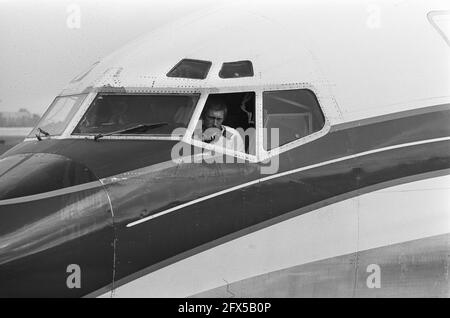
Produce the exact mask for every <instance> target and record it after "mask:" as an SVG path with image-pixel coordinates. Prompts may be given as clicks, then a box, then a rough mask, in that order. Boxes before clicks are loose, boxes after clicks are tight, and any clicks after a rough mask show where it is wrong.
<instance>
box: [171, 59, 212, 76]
mask: <svg viewBox="0 0 450 318" xmlns="http://www.w3.org/2000/svg"><path fill="white" fill-rule="evenodd" d="M211 65H212V63H211V62H209V61H200V60H191V59H184V60H181V61H180V62H178V64H177V65H175V66H174V68H172V69H171V70H170V71H169V73H167V77H181V78H192V79H205V78H206V76H207V75H208V72H209V69H210V68H211Z"/></svg>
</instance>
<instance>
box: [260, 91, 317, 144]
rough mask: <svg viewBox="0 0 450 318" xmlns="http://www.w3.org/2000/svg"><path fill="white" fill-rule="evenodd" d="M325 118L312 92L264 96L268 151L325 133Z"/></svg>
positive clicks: (264, 118)
mask: <svg viewBox="0 0 450 318" xmlns="http://www.w3.org/2000/svg"><path fill="white" fill-rule="evenodd" d="M324 125H325V117H324V115H323V113H322V110H321V109H320V106H319V103H318V101H317V98H316V96H315V95H314V93H313V92H312V91H311V90H308V89H296V90H283V91H270V92H264V93H263V127H264V128H265V129H264V131H263V132H264V139H263V145H264V149H265V150H271V149H274V148H277V147H278V146H282V145H285V144H287V143H289V142H292V141H295V140H298V139H301V138H303V137H305V136H308V135H310V134H312V133H314V132H317V131H319V130H321V129H322V128H323V127H324Z"/></svg>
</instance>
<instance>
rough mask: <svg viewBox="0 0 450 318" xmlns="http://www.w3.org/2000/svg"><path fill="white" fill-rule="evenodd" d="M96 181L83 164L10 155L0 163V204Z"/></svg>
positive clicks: (40, 156)
mask: <svg viewBox="0 0 450 318" xmlns="http://www.w3.org/2000/svg"><path fill="white" fill-rule="evenodd" d="M96 180H98V179H97V178H96V177H95V175H94V174H93V173H92V172H91V171H90V170H89V169H88V168H87V167H85V166H84V165H83V164H80V163H77V162H74V161H73V160H71V159H69V158H67V157H64V156H60V155H55V154H49V153H37V154H36V153H35V154H19V155H12V156H9V157H6V158H3V159H1V160H0V200H6V199H13V198H18V197H22V196H29V195H34V194H39V193H44V192H48V191H53V190H58V189H61V188H66V187H70V186H75V185H78V184H82V183H86V182H91V181H96Z"/></svg>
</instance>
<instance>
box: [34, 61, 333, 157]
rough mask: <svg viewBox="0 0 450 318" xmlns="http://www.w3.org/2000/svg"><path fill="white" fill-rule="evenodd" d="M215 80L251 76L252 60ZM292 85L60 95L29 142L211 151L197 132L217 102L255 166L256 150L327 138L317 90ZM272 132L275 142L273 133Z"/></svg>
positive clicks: (182, 65)
mask: <svg viewBox="0 0 450 318" xmlns="http://www.w3.org/2000/svg"><path fill="white" fill-rule="evenodd" d="M211 64H212V63H211V62H208V61H200V60H191V59H183V60H181V61H180V62H178V63H177V64H176V65H175V66H174V67H173V68H172V69H171V70H170V71H169V72H168V73H167V74H166V78H171V77H178V78H180V79H186V78H188V79H189V80H195V81H204V80H205V79H207V78H208V77H209V76H210V75H211V74H210V69H213V68H211ZM217 69H218V68H215V70H216V71H217ZM216 75H217V78H220V80H221V81H224V82H226V81H230V80H233V79H235V80H238V81H239V80H242V79H241V78H245V77H253V76H254V70H253V65H252V63H251V61H245V60H244V61H236V62H224V63H222V64H221V68H220V71H218V74H216ZM291 86H292V85H291ZM291 86H286V85H284V86H282V87H270V86H267V87H263V86H261V87H251V86H247V89H246V87H245V86H243V87H241V89H238V88H237V89H236V90H232V89H230V88H229V87H228V88H227V87H226V86H225V88H226V89H224V90H223V91H221V90H219V89H214V90H212V89H209V88H202V87H201V86H199V88H197V89H191V90H184V91H183V92H180V91H182V90H180V89H178V90H176V89H170V88H167V89H148V90H146V91H145V90H144V91H142V92H132V91H127V90H126V89H123V88H121V89H118V90H115V91H114V90H102V89H100V90H99V91H98V92H91V93H87V94H75V95H69V96H60V97H57V98H56V99H55V101H54V102H53V103H52V105H51V106H50V107H49V109H48V110H47V112H46V113H45V114H44V116H43V117H42V119H41V121H40V122H39V123H38V125H37V127H36V128H35V129H34V130H33V131H32V132H31V134H30V135H29V136H28V137H29V138H34V137H37V138H38V139H39V140H40V139H41V137H42V136H45V137H48V138H54V137H55V138H83V139H93V140H98V139H100V138H104V137H108V138H112V139H130V138H131V139H133V138H135V139H149V140H152V139H166V138H170V139H171V140H173V139H178V140H184V141H187V142H188V143H189V142H192V143H193V144H194V145H197V146H200V147H206V148H208V145H207V142H205V140H203V139H201V138H202V137H200V138H196V137H198V135H196V132H198V129H199V127H200V129H201V124H200V123H201V120H202V118H203V116H204V114H205V109H206V108H207V105H208V103H209V101H211V100H213V99H214V100H217V99H219V100H220V101H221V103H223V104H225V105H226V107H227V111H226V116H225V117H226V118H224V120H223V123H222V124H223V126H226V127H231V129H232V130H233V131H235V130H237V131H238V132H239V134H240V136H241V138H242V141H243V143H244V145H245V146H244V149H245V153H244V155H246V156H253V158H254V159H255V160H256V159H257V158H256V154H257V153H258V151H257V149H259V152H266V153H269V152H270V151H272V150H274V149H276V148H279V147H281V146H283V147H286V146H289V145H294V143H295V145H297V144H299V143H300V142H301V141H302V140H305V139H304V138H305V137H308V136H311V135H313V134H314V135H315V136H316V137H318V136H319V135H320V134H318V133H319V132H322V134H323V133H326V132H325V131H324V127H325V123H326V121H325V117H324V115H323V112H322V110H321V108H320V105H319V101H318V99H317V97H316V95H315V93H314V91H313V90H312V89H311V88H309V87H305V86H304V85H303V84H293V86H292V87H291ZM273 129H275V130H276V131H277V134H276V135H272V134H271V133H269V131H270V130H273ZM257 139H258V140H259V141H258V142H257ZM275 139H276V140H275ZM309 139H311V138H309ZM295 145H294V146H295Z"/></svg>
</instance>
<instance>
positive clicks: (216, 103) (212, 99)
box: [204, 95, 228, 118]
mask: <svg viewBox="0 0 450 318" xmlns="http://www.w3.org/2000/svg"><path fill="white" fill-rule="evenodd" d="M209 110H215V111H217V110H219V111H223V112H224V114H223V116H224V118H226V117H227V113H228V107H227V104H226V103H225V102H224V101H223V99H222V98H221V97H220V96H217V95H210V96H209V98H208V100H207V101H206V105H205V110H204V114H206V112H207V111H209Z"/></svg>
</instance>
